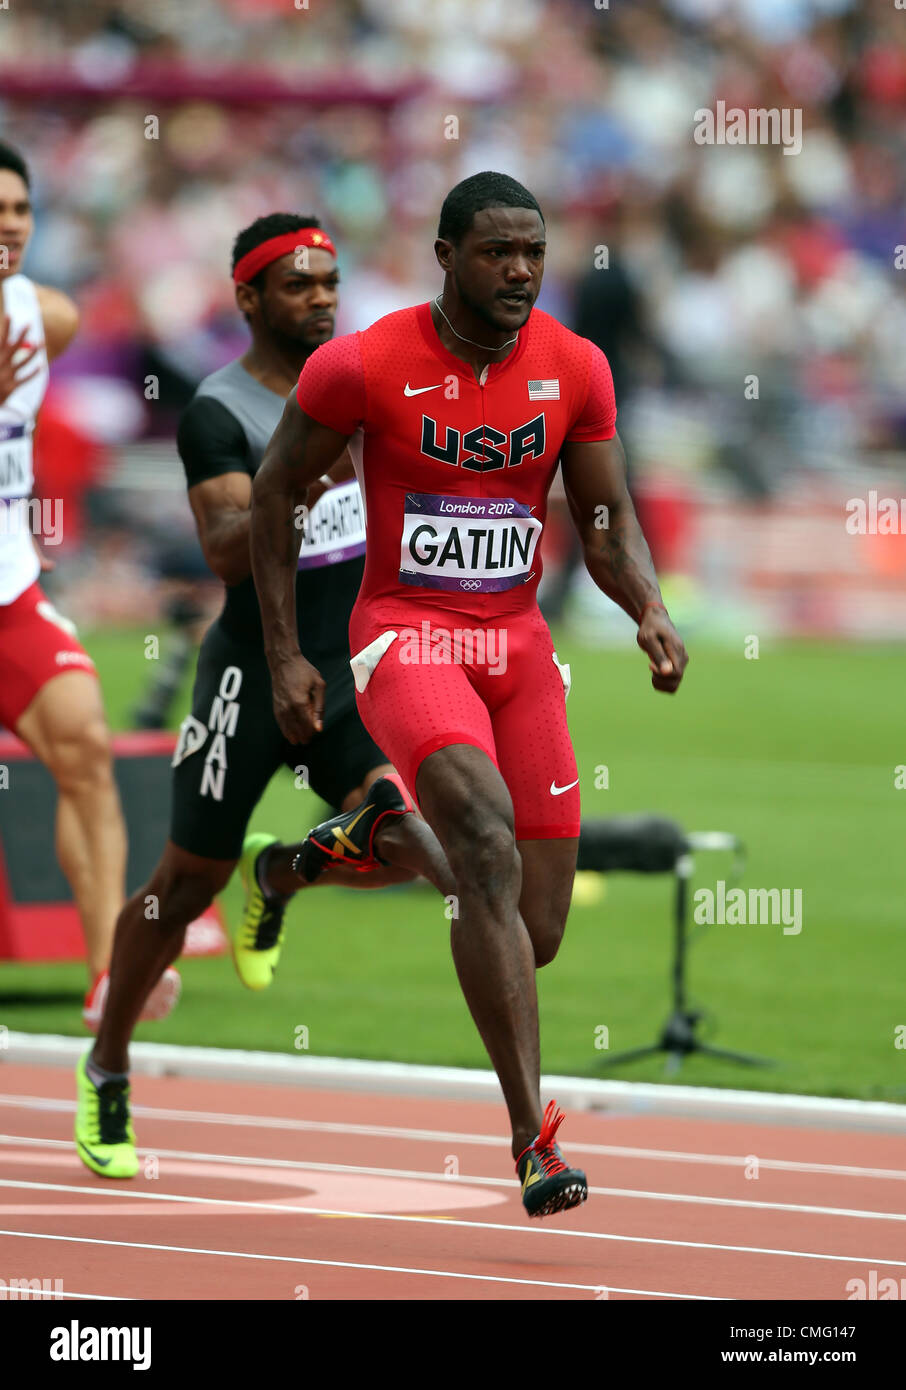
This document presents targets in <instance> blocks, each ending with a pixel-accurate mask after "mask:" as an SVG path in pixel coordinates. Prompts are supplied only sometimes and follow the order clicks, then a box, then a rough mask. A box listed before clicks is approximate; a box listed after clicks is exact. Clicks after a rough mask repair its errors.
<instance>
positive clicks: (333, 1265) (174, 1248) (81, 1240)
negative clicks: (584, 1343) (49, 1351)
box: [0, 1231, 728, 1302]
mask: <svg viewBox="0 0 906 1390" xmlns="http://www.w3.org/2000/svg"><path fill="white" fill-rule="evenodd" d="M0 1236H20V1237H21V1238H22V1239H23V1240H53V1241H58V1240H59V1241H69V1242H71V1243H73V1244H76V1245H113V1246H118V1247H120V1248H122V1249H126V1250H163V1251H166V1252H167V1253H171V1254H179V1255H216V1256H218V1257H219V1258H220V1259H229V1260H267V1261H273V1262H274V1263H276V1264H291V1265H321V1266H324V1267H327V1268H330V1269H368V1270H376V1271H377V1272H378V1273H380V1274H418V1275H419V1276H425V1275H427V1276H430V1277H433V1278H435V1279H471V1280H474V1281H476V1282H478V1283H482V1284H523V1285H528V1286H530V1287H532V1288H538V1289H579V1290H581V1291H582V1292H583V1293H600V1292H601V1290H602V1289H603V1288H604V1287H605V1285H603V1284H566V1283H560V1282H557V1281H556V1280H552V1279H513V1278H508V1277H507V1276H505V1275H503V1274H499V1275H498V1274H463V1273H461V1272H460V1271H459V1270H452V1269H413V1268H410V1267H409V1266H407V1265H372V1264H360V1263H354V1262H353V1261H351V1260H312V1259H307V1258H303V1257H302V1256H299V1255H259V1254H254V1253H250V1252H249V1251H245V1250H207V1249H205V1248H203V1247H199V1246H192V1245H151V1244H148V1243H146V1242H142V1241H130V1240H99V1239H98V1238H97V1237H93V1236H52V1235H46V1234H44V1233H42V1232H37V1231H0ZM606 1287H607V1288H608V1289H609V1290H610V1291H612V1292H613V1293H642V1294H644V1293H649V1292H650V1293H651V1296H652V1297H654V1298H691V1299H704V1300H707V1301H708V1302H727V1301H728V1300H726V1299H717V1300H715V1299H713V1298H712V1296H711V1295H710V1294H694V1293H693V1294H689V1293H655V1292H653V1291H649V1290H646V1289H617V1288H615V1287H614V1286H613V1285H610V1284H608V1285H606Z"/></svg>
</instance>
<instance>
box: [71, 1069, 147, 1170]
mask: <svg viewBox="0 0 906 1390" xmlns="http://www.w3.org/2000/svg"><path fill="white" fill-rule="evenodd" d="M88 1055H89V1054H88V1053H87V1052H86V1053H85V1055H84V1056H83V1057H80V1058H79V1060H78V1063H77V1065H76V1094H77V1096H78V1104H77V1106H76V1117H75V1142H76V1151H77V1152H78V1155H79V1158H80V1159H81V1160H82V1162H83V1163H84V1164H85V1166H86V1168H90V1169H91V1170H92V1172H94V1173H99V1174H100V1175H101V1177H102V1178H134V1177H135V1175H136V1173H137V1172H138V1154H137V1153H136V1151H135V1134H134V1133H133V1130H132V1121H131V1120H130V1118H129V1083H128V1081H105V1082H104V1084H103V1085H102V1086H95V1084H94V1082H93V1081H92V1079H91V1077H90V1076H89V1075H88V1073H87V1071H86V1070H85V1063H86V1062H87V1060H88Z"/></svg>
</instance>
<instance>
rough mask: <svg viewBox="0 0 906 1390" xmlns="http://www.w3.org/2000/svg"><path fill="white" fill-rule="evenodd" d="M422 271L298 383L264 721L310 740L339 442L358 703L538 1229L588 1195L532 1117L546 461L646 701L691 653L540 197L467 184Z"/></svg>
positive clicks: (261, 518)
mask: <svg viewBox="0 0 906 1390" xmlns="http://www.w3.org/2000/svg"><path fill="white" fill-rule="evenodd" d="M435 251H436V255H437V259H438V261H439V263H440V265H441V267H442V268H443V270H444V272H445V279H444V287H443V292H442V294H441V295H438V297H437V299H436V300H435V301H434V302H433V303H431V304H423V305H420V306H418V307H417V308H413V309H405V310H402V311H401V312H399V313H395V314H390V315H388V316H387V317H386V318H383V319H381V320H379V321H378V322H377V323H376V324H374V325H372V327H371V328H370V329H368V330H367V331H366V332H364V333H359V334H354V335H350V336H348V337H345V338H337V339H335V340H334V341H333V342H331V343H329V344H326V345H325V346H323V347H321V348H319V349H318V351H317V352H316V353H314V354H313V356H312V357H311V358H310V359H309V361H308V362H307V364H306V366H305V368H304V370H303V372H302V374H301V376H300V378H299V385H298V390H297V393H296V398H295V399H293V398H292V397H291V398H290V400H289V401H288V402H287V405H286V408H285V410H284V414H283V418H282V420H281V422H280V424H279V426H278V428H277V430H276V432H275V434H274V436H273V438H272V440H271V443H270V445H269V447H268V450H267V452H266V454H265V457H264V460H263V463H262V465H261V468H260V470H259V472H258V474H257V476H256V478H255V483H254V503H253V509H252V562H253V570H254V575H255V582H256V586H257V588H258V594H259V599H260V603H261V612H262V618H263V624H264V635H265V647H266V651H267V656H268V662H269V665H270V670H271V679H272V685H273V691H274V709H275V713H276V716H277V720H278V722H279V724H280V726H281V728H282V729H283V731H284V733H285V734H286V736H287V737H288V738H290V739H292V740H296V741H298V742H302V743H304V742H305V741H306V740H307V739H309V738H310V737H311V735H312V732H313V731H315V730H317V729H318V728H319V727H320V718H321V715H320V711H321V706H322V703H323V691H324V682H323V680H322V679H321V677H320V676H319V674H318V672H317V671H316V670H315V669H314V667H312V666H311V665H310V664H309V663H308V662H307V661H306V660H305V657H304V656H303V655H302V653H300V651H299V647H298V641H297V636H296V633H297V628H296V620H295V615H294V588H293V577H294V574H295V565H296V556H297V554H298V549H299V533H298V530H297V529H296V528H295V526H294V518H295V516H296V514H297V513H296V510H295V509H296V508H297V507H298V505H299V503H301V502H303V501H304V498H305V489H306V487H307V486H308V485H310V484H311V483H313V482H314V481H315V479H317V478H318V477H319V476H320V475H321V474H322V473H323V472H324V471H325V468H326V467H328V466H329V464H330V462H331V461H332V460H333V459H335V458H336V457H337V454H338V453H339V452H340V450H341V449H342V447H343V445H344V444H346V443H347V441H350V440H351V441H352V442H351V444H350V452H351V454H352V456H353V459H354V461H355V462H356V466H357V470H358V473H359V478H360V483H361V486H362V490H363V493H364V496H365V502H366V514H367V551H366V562H365V574H364V578H363V581H362V587H361V590H360V592H359V597H358V601H357V603H356V606H355V609H354V610H353V614H352V618H351V622H350V650H351V651H352V652H353V653H354V655H353V657H352V668H353V672H354V673H355V676H356V687H357V691H358V706H359V710H360V713H361V715H362V719H363V721H364V723H365V725H366V727H367V728H368V729H369V731H370V732H371V734H372V736H373V737H374V738H376V739H379V741H380V744H381V746H382V747H383V749H384V750H385V752H386V753H387V756H388V757H389V758H390V759H391V760H392V762H393V763H394V765H395V766H396V767H397V768H398V769H399V770H400V772H401V774H402V776H403V777H404V779H405V780H406V781H407V783H408V785H409V787H410V788H411V790H413V791H414V793H415V795H416V797H417V799H418V802H419V804H420V807H421V810H422V813H423V815H424V816H425V819H426V820H427V821H428V823H429V825H430V826H431V827H432V829H433V830H434V832H435V834H436V835H437V838H438V839H439V841H440V843H441V845H442V846H443V848H444V851H445V852H446V856H447V859H448V861H449V864H450V867H451V869H452V872H453V876H454V879H455V881H456V885H457V897H458V914H459V915H458V917H454V921H453V929H452V945H453V956H454V960H455V963H456V968H457V972H458V975H459V979H460V983H461V985H462V989H463V992H464V994H465V996H466V1000H467V1002H468V1005H469V1008H470V1010H471V1012H472V1016H473V1018H474V1019H475V1022H476V1024H477V1026H478V1029H479V1031H480V1033H481V1036H482V1039H483V1040H484V1043H485V1046H486V1047H487V1050H488V1054H489V1056H490V1058H491V1061H492V1062H493V1064H494V1067H495V1069H496V1071H497V1075H498V1077H499V1079H500V1083H501V1087H502V1089H503V1093H504V1097H505V1099H506V1102H507V1106H508V1109H509V1113H510V1121H511V1125H512V1132H513V1157H514V1159H515V1160H516V1166H517V1172H518V1175H519V1178H520V1180H521V1184H522V1199H523V1202H524V1204H525V1207H526V1210H527V1211H528V1212H529V1214H530V1215H533V1216H544V1215H547V1214H549V1213H551V1212H554V1211H560V1210H563V1209H565V1208H567V1207H572V1206H575V1205H577V1204H578V1203H579V1202H581V1201H584V1200H585V1197H586V1195H587V1185H586V1180H585V1175H584V1173H582V1172H580V1171H579V1170H577V1169H574V1168H571V1167H569V1166H568V1165H567V1164H566V1162H565V1161H564V1159H563V1157H562V1155H561V1154H560V1151H559V1149H558V1147H557V1144H556V1133H557V1129H558V1126H559V1124H560V1121H561V1119H562V1115H558V1114H556V1113H555V1111H556V1107H555V1105H554V1103H553V1102H551V1104H550V1105H549V1106H548V1107H547V1110H546V1111H545V1113H544V1116H543V1118H542V1114H541V1102H540V1096H539V1074H540V1059H539V1040H538V1007H537V996H536V989H535V968H536V967H537V966H540V965H544V964H546V963H548V962H549V961H551V960H552V959H553V957H554V956H555V954H556V952H557V949H558V946H559V944H560V940H561V938H562V935H563V929H564V925H565V921H566V915H567V911H568V908H569V902H570V895H571V889H572V881H573V875H574V872H575V864H576V847H577V843H578V833H579V791H578V782H579V776H578V772H577V768H576V761H575V757H574V754H573V750H572V745H571V743H570V739H569V734H568V731H567V727H566V712H565V701H566V688H567V684H568V669H567V668H565V667H562V666H561V665H560V663H559V662H558V660H557V658H556V655H555V653H554V650H553V646H552V643H551V638H550V634H549V632H548V629H547V626H546V624H545V622H544V620H543V618H542V617H541V614H540V612H539V610H538V607H537V603H536V599H535V594H536V590H537V587H538V581H539V579H540V575H541V561H540V556H539V552H538V540H539V537H540V534H541V531H542V528H543V525H544V520H545V510H546V503H547V495H548V491H549V488H550V485H551V482H552V479H553V476H554V473H555V471H556V469H557V466H558V464H559V465H560V466H561V467H562V470H563V480H564V484H565V488H566V494H567V497H568V499H569V503H570V509H571V512H572V515H573V518H574V520H575V523H576V526H577V528H578V530H579V532H580V535H581V537H582V540H583V542H584V546H585V560H586V564H587V567H588V569H589V572H590V573H591V575H592V578H593V579H594V580H595V582H596V583H597V584H598V586H599V588H601V589H602V590H603V591H604V592H605V593H607V594H609V595H610V596H611V597H612V598H613V599H615V600H616V601H617V602H618V603H619V604H620V605H621V606H622V607H623V608H624V609H625V610H626V612H627V613H628V614H629V615H630V616H631V617H632V618H633V619H634V620H635V621H636V622H637V623H638V643H639V645H640V647H641V648H642V649H643V650H644V651H645V652H646V653H647V654H648V657H649V662H650V666H651V671H652V683H653V685H654V687H655V688H656V689H658V690H664V691H675V690H676V689H677V687H678V685H679V683H680V680H681V679H682V674H683V670H684V668H685V665H686V661H687V657H686V652H685V649H684V647H683V644H682V642H681V640H680V638H679V636H678V635H677V633H676V631H675V630H674V627H673V624H672V623H671V622H670V619H669V617H668V615H667V612H666V609H665V608H664V606H663V604H662V603H661V598H660V591H659V589H658V584H657V577H656V575H655V573H654V569H653V566H652V563H651V558H650V555H649V553H648V547H647V545H646V544H645V539H644V536H643V535H642V532H641V529H640V527H639V524H638V521H637V520H636V517H635V513H634V510H633V506H632V502H631V500H630V498H629V494H628V492H627V490H626V482H625V472H624V460H623V453H622V448H621V445H620V443H619V440H618V438H617V436H616V423H615V422H616V407H615V404H614V397H613V385H612V380H611V375H610V369H609V367H608V365H607V361H606V358H605V357H604V355H603V354H602V353H601V352H600V351H599V349H598V348H596V347H594V346H593V345H592V344H591V343H590V342H589V341H588V340H587V339H584V338H579V337H577V336H576V335H575V334H573V333H571V332H569V331H568V330H567V329H565V328H564V327H562V325H560V324H559V323H557V322H556V321H555V320H554V319H552V318H550V317H549V316H548V315H547V314H544V313H541V312H540V311H538V310H536V309H533V305H534V301H535V299H536V298H537V295H538V291H539V289H540V286H541V279H542V274H543V267H544V252H545V229H544V219H543V217H542V214H541V211H540V209H539V207H538V204H537V202H536V201H535V199H534V197H533V196H532V195H531V193H529V192H528V190H527V189H525V188H523V187H522V185H521V184H518V183H516V182H515V181H514V180H513V179H510V178H508V177H507V176H505V175H501V174H492V173H486V174H477V175H475V176H473V177H472V178H470V179H466V180H465V181H464V182H463V183H461V184H459V185H457V187H456V188H454V189H453V190H452V192H451V193H450V194H449V195H448V197H447V199H446V201H445V203H444V207H443V210H442V212H441V218H440V227H439V230H438V240H437V242H436V243H435ZM359 431H361V434H359ZM359 445H360V447H359ZM501 657H503V658H504V659H501Z"/></svg>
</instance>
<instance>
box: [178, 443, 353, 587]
mask: <svg viewBox="0 0 906 1390" xmlns="http://www.w3.org/2000/svg"><path fill="white" fill-rule="evenodd" d="M354 473H355V470H354V469H353V467H352V460H351V459H350V458H349V455H348V454H347V453H346V452H345V451H344V453H343V455H342V457H341V458H339V459H338V460H337V462H336V463H335V464H334V466H333V468H332V469H331V470H330V472H329V474H328V477H329V478H330V481H331V482H342V481H345V479H346V478H347V477H348V476H350V474H352V475H353V476H354ZM326 491H327V484H326V483H325V482H323V481H322V480H321V479H319V480H318V481H317V482H316V483H313V484H312V486H311V487H310V488H309V489H308V503H307V505H308V506H309V507H313V506H314V504H315V502H317V500H318V498H319V497H323V495H324V493H325V492H326ZM189 504H190V506H191V508H192V513H193V515H194V517H195V527H196V530H197V531H198V539H199V541H200V542H201V548H202V550H203V551H204V558H205V559H206V560H207V562H208V565H209V566H210V568H211V569H212V570H213V571H214V573H215V574H216V575H217V577H218V578H219V579H222V580H223V582H224V584H227V585H233V584H239V583H241V582H242V580H243V579H247V578H248V577H249V575H250V574H251V572H252V555H251V548H250V545H251V520H252V480H251V478H250V477H249V475H248V474H247V473H222V474H221V475H220V476H219V477H217V478H207V479H206V480H205V481H204V482H203V483H196V484H195V486H194V487H190V488H189Z"/></svg>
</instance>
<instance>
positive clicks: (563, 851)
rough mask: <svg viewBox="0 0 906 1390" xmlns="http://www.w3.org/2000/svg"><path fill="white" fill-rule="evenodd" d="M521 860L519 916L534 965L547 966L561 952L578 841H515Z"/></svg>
mask: <svg viewBox="0 0 906 1390" xmlns="http://www.w3.org/2000/svg"><path fill="white" fill-rule="evenodd" d="M516 848H517V849H518V850H519V855H520V857H521V859H522V896H521V897H520V899H519V913H520V916H521V917H522V920H523V922H524V923H525V925H526V930H527V931H528V934H529V936H530V937H531V938H532V946H533V947H534V951H535V965H536V966H538V967H539V968H540V967H541V966H542V965H549V964H550V962H551V961H552V960H553V959H554V956H555V955H556V954H557V951H558V950H559V948H560V942H561V941H562V940H563V930H564V928H565V926H566V918H567V916H568V914H569V905H570V901H571V899H572V891H573V879H574V878H575V874H576V856H577V854H578V852H579V841H578V839H575V840H518V841H517V843H516Z"/></svg>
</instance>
